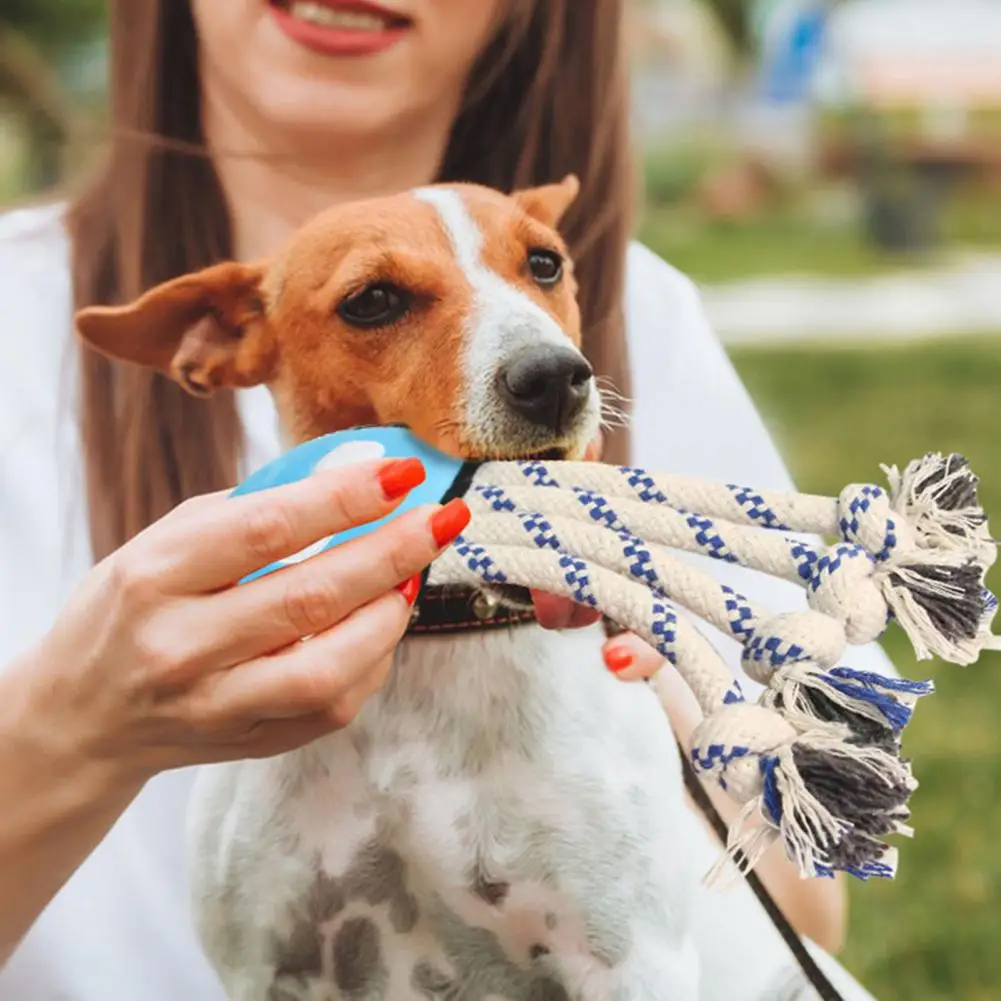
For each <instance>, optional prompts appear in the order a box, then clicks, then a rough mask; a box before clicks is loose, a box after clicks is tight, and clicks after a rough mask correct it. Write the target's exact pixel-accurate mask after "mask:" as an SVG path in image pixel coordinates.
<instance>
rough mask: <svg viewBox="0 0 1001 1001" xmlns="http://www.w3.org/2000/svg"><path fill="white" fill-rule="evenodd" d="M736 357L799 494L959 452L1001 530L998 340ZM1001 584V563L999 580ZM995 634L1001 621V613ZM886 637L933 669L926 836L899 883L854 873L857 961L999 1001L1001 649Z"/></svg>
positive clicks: (887, 978)
mask: <svg viewBox="0 0 1001 1001" xmlns="http://www.w3.org/2000/svg"><path fill="white" fill-rule="evenodd" d="M732 357H733V359H734V362H735V363H736V365H737V367H738V368H739V370H740V372H741V374H742V375H743V377H744V379H745V380H746V382H747V384H748V386H749V388H750V390H751V392H752V393H753V395H754V396H755V398H756V400H757V402H758V404H759V406H760V407H761V408H762V409H763V410H764V412H765V414H766V416H767V418H768V420H769V421H770V424H771V427H772V429H773V431H774V433H775V434H776V436H777V438H778V440H779V442H780V444H781V446H782V447H783V449H784V452H785V455H786V457H787V459H788V461H789V463H790V465H791V467H792V469H793V472H794V474H795V476H796V479H797V482H798V485H799V487H800V489H802V490H808V491H818V492H824V493H836V492H837V491H838V490H839V489H840V488H841V487H843V486H845V485H846V484H847V483H849V482H853V481H854V482H859V481H866V480H876V481H877V482H879V481H880V480H881V478H882V474H881V472H880V469H879V465H880V463H896V464H897V465H901V466H902V465H903V464H905V463H906V462H908V461H909V460H910V459H911V458H915V457H917V456H918V455H920V454H922V453H924V452H927V451H960V452H963V453H964V454H965V455H967V457H968V458H969V459H970V462H971V464H972V465H973V468H974V470H975V471H976V472H977V473H979V475H980V476H981V478H982V498H983V501H984V504H985V506H986V507H987V509H988V511H989V512H993V514H994V520H995V522H996V523H997V524H998V525H1001V434H999V423H1001V337H998V338H996V339H994V338H990V339H978V340H958V339H957V340H949V341H948V342H941V343H936V344H933V345H928V344H924V345H921V346H911V345H906V346H893V347H873V348H867V349H839V348H825V349H810V348H802V349H800V348H781V349H772V348H769V349H749V348H744V349H741V350H739V351H736V350H735V351H733V352H732ZM993 587H994V590H995V591H997V590H998V588H999V587H1001V574H999V573H997V572H995V573H994V575H993ZM995 628H996V629H1001V622H999V623H997V625H996V626H995ZM886 648H887V650H888V652H889V653H890V655H891V656H892V657H893V659H894V661H895V663H896V664H897V665H898V667H899V668H900V669H901V670H902V671H903V672H904V673H905V674H907V675H910V676H912V677H932V678H934V680H935V683H936V686H937V688H938V691H937V694H936V695H934V696H932V697H931V698H928V699H925V700H923V701H922V703H921V705H920V706H919V710H918V712H917V714H916V716H915V719H914V722H913V723H912V725H911V727H910V728H909V730H908V734H907V738H906V742H905V747H906V751H907V753H908V755H909V756H910V757H911V759H912V760H913V763H914V771H915V774H916V776H917V778H918V779H919V781H920V782H921V788H920V789H919V790H918V791H917V792H916V793H915V796H914V801H913V804H914V826H915V828H916V832H917V834H916V837H915V839H914V840H913V841H906V840H901V841H900V842H899V847H900V849H901V857H900V874H899V876H898V878H897V879H896V880H895V881H893V882H891V883H874V882H870V883H865V884H862V883H858V882H855V881H854V880H853V881H852V884H853V885H852V887H851V893H852V897H851V899H852V913H851V933H850V938H849V944H848V947H847V949H846V952H845V954H844V957H843V958H844V961H845V962H846V964H847V966H848V967H849V968H850V969H851V970H852V971H853V972H854V973H855V974H856V975H858V976H859V977H860V978H861V979H862V980H863V982H864V983H865V984H866V985H867V986H868V987H869V988H870V990H872V991H873V993H875V994H876V996H877V997H878V998H879V999H880V1001H996V999H997V998H999V997H1001V845H999V838H1001V725H999V711H998V710H999V708H1001V657H999V656H998V655H996V654H988V655H985V656H984V657H982V658H981V660H980V662H979V663H978V664H976V665H974V666H972V667H968V668H958V667H953V666H949V665H945V664H941V663H928V662H923V663H921V664H918V663H916V662H915V660H914V658H913V656H912V655H910V652H909V648H908V645H907V642H906V640H905V639H904V638H903V636H902V635H901V634H899V633H898V632H896V631H893V632H891V633H889V634H888V635H887V638H886Z"/></svg>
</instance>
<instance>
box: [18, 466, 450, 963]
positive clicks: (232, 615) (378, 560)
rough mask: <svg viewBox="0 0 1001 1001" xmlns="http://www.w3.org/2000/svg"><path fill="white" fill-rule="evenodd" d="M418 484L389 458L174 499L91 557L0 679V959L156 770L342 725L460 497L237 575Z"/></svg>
mask: <svg viewBox="0 0 1001 1001" xmlns="http://www.w3.org/2000/svg"><path fill="white" fill-rule="evenodd" d="M423 478H424V471H423V467H422V466H421V464H420V463H419V462H418V461H417V460H403V461H390V462H383V463H378V464H366V465H364V466H362V465H359V466H354V467H347V468H342V469H337V470H330V471H329V472H324V473H320V474H318V475H316V476H313V477H310V478H308V479H306V480H303V481H301V482H299V483H295V484H292V485H290V486H284V487H278V488H275V489H273V490H267V491H263V492H260V493H256V494H250V495H246V496H241V497H233V498H231V497H228V496H225V495H222V494H215V495H212V496H209V497H203V498H200V499H198V500H194V501H190V502H189V503H187V504H183V505H181V506H180V507H179V508H177V510H176V511H174V512H173V513H172V514H170V515H168V516H167V517H166V518H163V519H162V520H161V521H159V522H157V523H156V524H155V525H153V526H152V527H150V528H149V529H147V530H146V531H145V532H143V533H142V534H141V535H138V536H137V537H136V538H135V539H133V540H132V541H131V542H129V543H128V544H127V545H125V546H123V547H122V548H121V549H120V550H119V551H118V552H116V553H115V554H114V555H112V556H111V557H109V558H108V559H106V560H105V561H104V562H102V563H100V564H99V565H98V566H97V567H95V568H94V569H93V570H92V571H91V572H90V574H88V576H87V577H86V578H85V579H84V581H83V583H82V585H81V587H80V588H79V589H78V591H77V592H76V594H75V596H74V597H73V598H72V600H71V601H70V603H69V604H68V606H67V607H66V609H65V610H64V611H63V613H62V614H61V615H60V616H59V619H58V620H57V622H56V624H55V626H54V627H53V629H52V630H51V632H50V633H49V634H48V635H47V636H46V637H45V639H44V640H43V641H42V642H41V643H40V644H39V645H38V647H37V648H35V649H34V650H32V651H29V652H28V653H27V654H25V655H24V656H22V657H21V658H19V659H18V660H17V661H16V662H15V663H14V664H12V665H9V667H8V668H6V669H5V670H4V671H3V672H2V673H0V803H5V804H16V805H17V806H16V809H7V810H4V811H0V887H2V888H3V893H2V894H0V897H2V898H3V899H2V901H0V966H2V965H3V963H4V961H5V960H6V958H7V956H8V955H10V953H11V951H12V950H13V949H14V947H15V946H16V944H17V942H18V941H19V940H20V938H21V937H22V936H23V935H24V933H25V931H26V930H27V929H28V928H29V927H30V925H31V923H32V922H33V921H34V920H35V918H36V917H37V915H38V914H39V913H40V912H41V911H42V909H43V908H44V907H45V906H46V904H47V903H48V902H49V901H50V900H51V899H52V897H53V896H54V895H55V893H56V892H58V890H59V888H60V887H61V886H62V885H63V884H64V883H65V881H66V880H67V879H68V878H69V877H70V875H71V874H72V873H73V871H74V870H75V869H76V867H77V866H78V865H80V863H81V862H82V861H83V860H84V859H85V858H86V857H87V855H88V854H90V852H91V851H93V850H94V848H95V847H96V846H97V844H98V843H99V842H100V841H101V839H102V838H103V837H104V836H105V835H106V834H107V832H108V830H109V829H110V828H111V827H112V825H113V824H114V823H115V821H116V820H117V819H118V817H119V816H120V815H121V813H122V812H123V811H124V810H125V808H126V807H127V806H128V804H129V802H130V800H131V799H132V798H133V797H134V796H135V794H136V793H137V792H138V791H139V789H140V788H141V787H142V785H143V784H144V783H145V781H146V780H147V779H148V778H150V777H151V776H152V775H154V774H155V773H157V772H160V771H164V770H166V769H171V768H176V767H178V766H183V765H191V764H196V763H200V762H212V761H220V760H225V759H233V758H248V757H255V756H263V755H272V754H276V753H278V752H281V751H286V750H290V749H292V748H294V747H297V746H300V745H302V744H305V743H308V742H309V741H311V740H313V739H315V738H316V737H319V736H321V735H322V734H324V733H326V732H328V731H330V730H334V729H337V728H338V727H341V726H344V725H345V724H346V723H347V722H349V721H350V720H351V719H352V717H353V716H354V715H355V713H356V712H357V711H358V709H359V707H360V706H361V704H362V703H363V701H364V700H365V698H366V697H367V696H368V695H370V694H371V693H372V692H373V691H375V690H376V689H377V688H378V687H379V686H380V685H381V684H382V682H383V680H384V679H385V677H386V674H387V672H388V670H389V666H390V662H391V657H392V654H393V651H394V649H395V648H396V645H397V643H398V642H399V641H400V639H401V637H402V636H403V633H404V631H405V630H406V628H407V624H408V622H409V620H410V614H411V605H412V604H413V602H414V600H415V599H416V597H417V591H418V588H419V582H420V577H419V574H420V573H421V571H422V570H423V569H424V568H425V567H426V566H427V565H428V564H429V563H430V562H431V561H432V560H433V559H434V558H435V556H437V555H438V553H439V552H440V551H441V550H442V549H443V548H444V547H445V546H447V545H448V544H450V543H451V541H452V540H453V539H454V538H455V536H456V535H457V534H458V533H459V532H461V531H462V529H463V528H464V527H465V525H466V523H467V522H468V520H469V511H468V509H467V508H466V506H465V504H464V503H463V502H462V501H453V502H452V503H451V504H449V505H446V506H445V507H444V508H441V507H438V506H437V505H435V506H433V507H429V508H420V509H417V510H414V511H410V512H407V513H406V514H404V515H401V516H400V517H399V518H397V519H394V520H393V521H390V522H389V523H387V524H385V525H382V526H380V527H379V528H377V529H376V530H375V531H373V532H371V533H370V534H368V535H366V536H362V537H360V538H356V539H353V540H352V541H350V542H347V543H344V544H343V545H341V546H338V547H336V548H335V549H331V550H327V551H326V552H323V553H320V554H319V555H316V556H314V557H313V558H312V559H309V560H305V561H301V562H294V563H292V564H291V565H289V566H287V567H285V568H283V569H281V570H279V571H277V572H276V573H272V574H268V575H266V576H264V577H260V578H258V579H256V580H253V581H251V582H249V583H246V584H243V585H241V586H239V587H236V586H234V585H235V584H236V583H237V581H239V580H241V579H242V578H243V577H245V576H246V575H247V574H250V573H253V572H254V571H256V570H259V569H261V568H262V567H264V566H267V565H269V564H270V563H272V562H274V561H275V560H278V559H281V558H285V557H290V556H293V555H294V554H296V553H299V552H300V551H301V550H302V549H304V548H305V547H307V546H310V545H311V544H313V543H314V542H316V541H318V540H319V539H323V538H325V537H326V536H328V535H332V534H334V533H336V532H340V531H343V530H344V529H348V528H351V527H353V526H356V525H361V524H364V523H368V522H372V521H376V520H378V519H379V518H381V517H383V516H384V515H387V514H389V513H390V512H391V511H392V510H393V508H394V507H396V506H397V505H398V504H399V502H400V500H401V499H402V498H403V497H404V496H406V494H407V493H409V491H410V490H412V489H413V488H414V487H415V486H417V484H418V483H419V482H421V481H422V480H423ZM307 636H308V637H309V641H308V642H306V643H302V642H300V640H302V639H303V638H304V637H307Z"/></svg>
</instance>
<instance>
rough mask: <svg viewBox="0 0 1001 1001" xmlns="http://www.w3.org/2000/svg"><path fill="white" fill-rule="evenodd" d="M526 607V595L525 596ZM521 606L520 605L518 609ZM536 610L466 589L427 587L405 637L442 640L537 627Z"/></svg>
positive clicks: (485, 593)
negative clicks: (451, 637) (448, 636)
mask: <svg viewBox="0 0 1001 1001" xmlns="http://www.w3.org/2000/svg"><path fill="white" fill-rule="evenodd" d="M524 600H525V602H526V604H527V602H528V594H527V592H525V593H524ZM520 605H521V602H520V601H519V606H520ZM536 622H537V619H536V617H535V610H534V609H533V608H532V607H531V606H530V605H528V606H527V607H514V606H510V605H507V604H505V603H504V602H502V601H501V600H500V599H498V598H496V597H494V596H493V595H491V594H489V593H487V592H483V591H475V590H473V589H472V588H468V587H457V586H447V587H427V586H425V587H424V588H423V590H422V591H421V595H420V598H419V599H418V601H417V604H416V605H415V606H414V614H413V618H412V619H411V622H410V627H409V628H408V629H407V634H408V635H410V636H442V635H448V634H454V633H466V632H474V631H477V630H484V629H487V630H493V629H507V628H511V627H514V626H530V625H534V624H536Z"/></svg>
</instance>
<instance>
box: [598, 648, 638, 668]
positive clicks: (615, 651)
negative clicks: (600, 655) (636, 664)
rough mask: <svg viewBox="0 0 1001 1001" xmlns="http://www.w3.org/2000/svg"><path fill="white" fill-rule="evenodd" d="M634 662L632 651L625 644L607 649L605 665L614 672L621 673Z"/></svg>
mask: <svg viewBox="0 0 1001 1001" xmlns="http://www.w3.org/2000/svg"><path fill="white" fill-rule="evenodd" d="M632 662H633V654H632V651H631V650H629V649H627V648H626V647H624V646H613V647H609V648H608V649H607V650H606V651H605V667H607V668H608V670H609V671H611V672H612V674H619V673H621V672H622V671H624V670H625V669H626V668H627V667H629V665H630V664H631V663H632Z"/></svg>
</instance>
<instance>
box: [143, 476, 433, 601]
mask: <svg viewBox="0 0 1001 1001" xmlns="http://www.w3.org/2000/svg"><path fill="white" fill-rule="evenodd" d="M424 478H425V471H424V466H423V465H422V463H421V462H420V460H419V459H391V460H388V461H383V462H375V463H373V462H367V463H359V464H358V465H356V466H346V467H342V468H339V469H332V470H328V471H323V472H318V473H316V474H315V475H313V476H309V477H307V478H306V479H303V480H299V481H298V482H296V483H290V484H287V485H285V486H280V487H274V488H272V489H269V490H262V491H259V492H258V493H253V494H245V495H241V496H239V497H225V498H218V499H213V501H211V502H208V503H200V504H199V503H196V504H192V505H190V506H189V507H187V509H185V507H184V506H182V508H181V509H179V510H178V512H177V515H176V517H172V518H171V520H170V529H169V531H168V530H166V526H164V529H163V530H161V531H158V532H156V533H155V534H153V533H151V534H150V535H149V536H148V537H147V539H146V540H144V546H145V547H146V548H147V550H149V551H148V552H146V553H144V554H143V555H144V556H146V557H147V558H148V559H149V560H150V562H151V564H152V565H153V566H155V567H157V569H158V573H159V575H160V581H161V587H163V588H164V589H165V590H168V591H169V592H171V593H175V594H198V593H203V592H206V591H214V590H218V589H219V588H222V587H226V586H227V585H229V584H233V583H234V582H236V581H238V580H240V579H241V578H243V577H245V576H246V575H247V574H250V573H253V572H254V571H256V570H260V569H261V568H262V567H265V566H267V565H268V564H270V563H272V562H274V561H275V560H279V559H285V558H288V557H291V556H294V555H296V554H298V553H300V552H301V551H302V550H303V549H305V548H306V547H308V546H311V545H313V544H314V543H316V542H318V540H321V539H325V538H326V537H327V536H330V535H333V534H335V533H337V532H343V531H345V530H347V529H349V528H354V527H356V526H358V525H364V524H367V523H369V522H373V521H377V520H378V519H379V518H382V517H385V516H386V515H387V514H389V513H390V512H391V511H392V510H393V509H394V508H395V507H397V506H398V505H399V503H400V501H401V500H402V499H403V498H404V497H405V496H406V495H407V494H408V493H409V492H410V491H411V490H413V489H414V487H416V486H418V485H419V484H420V483H422V482H423V481H424Z"/></svg>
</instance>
